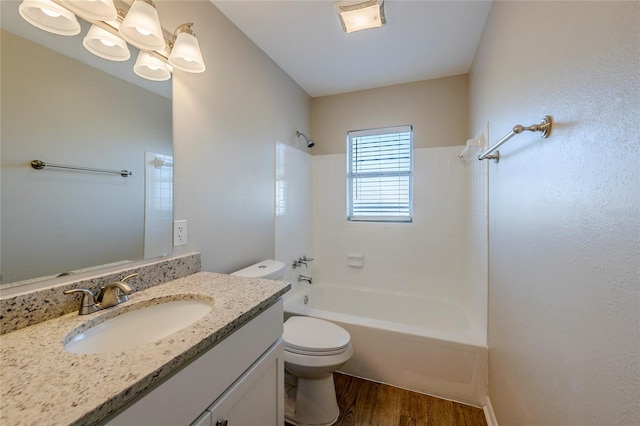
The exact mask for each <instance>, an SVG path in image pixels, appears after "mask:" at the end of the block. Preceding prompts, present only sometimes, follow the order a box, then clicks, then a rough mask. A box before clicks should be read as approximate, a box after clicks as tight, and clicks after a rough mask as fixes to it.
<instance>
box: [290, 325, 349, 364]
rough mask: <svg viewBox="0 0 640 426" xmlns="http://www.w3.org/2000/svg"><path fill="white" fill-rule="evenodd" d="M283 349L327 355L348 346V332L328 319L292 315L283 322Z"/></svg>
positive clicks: (303, 353) (334, 353) (343, 349)
mask: <svg viewBox="0 0 640 426" xmlns="http://www.w3.org/2000/svg"><path fill="white" fill-rule="evenodd" d="M283 340H284V350H285V351H288V352H291V353H295V354H299V355H309V356H329V355H337V354H341V353H343V352H345V351H346V350H347V349H348V348H349V347H350V342H351V336H350V335H349V333H348V332H347V331H346V330H345V329H343V328H342V327H339V326H337V325H335V324H333V323H330V322H329V321H324V320H321V319H318V318H310V317H302V316H293V317H291V318H289V319H288V320H287V321H286V322H285V323H284V332H283Z"/></svg>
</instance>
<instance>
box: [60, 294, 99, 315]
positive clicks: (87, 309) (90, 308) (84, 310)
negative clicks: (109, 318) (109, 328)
mask: <svg viewBox="0 0 640 426" xmlns="http://www.w3.org/2000/svg"><path fill="white" fill-rule="evenodd" d="M63 293H64V294H73V293H82V302H80V309H79V310H78V315H87V314H92V313H94V312H96V311H99V310H100V308H99V307H98V306H97V305H96V302H95V299H94V297H93V293H91V291H90V290H87V289H86V288H72V289H70V290H65V291H63Z"/></svg>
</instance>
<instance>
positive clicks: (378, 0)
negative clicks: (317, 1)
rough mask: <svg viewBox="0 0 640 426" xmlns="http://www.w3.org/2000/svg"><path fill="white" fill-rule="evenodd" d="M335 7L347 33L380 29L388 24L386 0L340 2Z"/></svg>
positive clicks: (342, 0)
mask: <svg viewBox="0 0 640 426" xmlns="http://www.w3.org/2000/svg"><path fill="white" fill-rule="evenodd" d="M334 5H335V10H336V13H337V14H338V17H339V18H340V23H341V24H342V29H343V30H344V32H346V33H353V32H356V31H361V30H367V29H370V28H380V27H382V26H383V25H384V24H386V23H387V20H386V18H385V16H384V0H368V1H362V0H339V1H336V3H335V4H334Z"/></svg>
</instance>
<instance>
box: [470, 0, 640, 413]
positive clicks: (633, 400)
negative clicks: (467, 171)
mask: <svg viewBox="0 0 640 426" xmlns="http://www.w3.org/2000/svg"><path fill="white" fill-rule="evenodd" d="M527 17H529V18H527ZM638 22H640V3H638V2H608V1H604V2H537V1H536V2H508V1H504V2H502V1H499V2H494V4H493V7H492V10H491V13H490V16H489V19H488V22H487V24H486V27H485V29H484V33H483V36H482V40H481V42H480V46H479V49H478V51H477V53H476V59H475V61H474V64H473V66H472V70H471V74H470V101H471V102H470V105H471V124H472V126H471V129H472V131H474V132H475V131H477V130H480V129H481V128H482V127H483V126H484V124H485V123H486V122H487V121H489V123H490V129H491V130H490V132H491V141H492V142H495V141H497V140H498V138H500V137H501V136H503V135H504V134H505V133H507V131H508V130H509V129H510V128H511V127H512V126H513V125H515V124H523V125H529V124H532V123H535V122H538V121H539V120H540V118H541V117H542V116H543V115H545V114H549V115H552V116H553V117H554V119H555V121H556V124H555V128H554V131H553V133H552V135H551V137H550V138H549V139H546V140H545V139H540V138H539V135H537V134H530V133H529V134H523V135H520V136H517V137H516V138H514V139H512V140H510V141H509V142H507V144H505V145H504V146H503V147H502V148H501V149H500V151H501V153H502V158H501V160H500V163H499V164H495V163H490V165H489V169H490V173H489V182H490V193H489V200H490V211H489V217H490V221H489V222H490V228H489V251H490V253H489V295H490V296H489V395H490V399H491V402H492V404H493V407H494V409H495V412H496V415H497V420H498V423H499V424H500V425H529V424H535V425H605V424H606V425H614V424H615V425H631V424H638V421H639V419H640V338H639V335H640V327H639V326H638V325H639V324H640V315H639V311H640V303H639V302H640V295H639V287H640V276H639V271H640V259H639V254H638V247H640V226H639V224H640V214H639V212H640V170H639V169H640V166H639V164H640V163H639V158H640V144H639V142H638V135H639V134H640V128H639V123H640V97H639V94H640V81H639V75H640V74H639V73H638V70H640V63H639V57H638V51H639V40H640V38H639V35H640V34H639V28H640V27H639V26H638Z"/></svg>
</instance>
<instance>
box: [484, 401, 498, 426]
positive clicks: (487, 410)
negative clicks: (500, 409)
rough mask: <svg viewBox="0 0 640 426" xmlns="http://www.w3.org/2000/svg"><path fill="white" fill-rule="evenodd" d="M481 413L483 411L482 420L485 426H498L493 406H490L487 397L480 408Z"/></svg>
mask: <svg viewBox="0 0 640 426" xmlns="http://www.w3.org/2000/svg"><path fill="white" fill-rule="evenodd" d="M482 411H484V418H485V419H486V420H487V426H498V420H497V419H496V413H494V412H493V406H492V405H491V400H490V399H489V397H488V396H487V399H486V402H485V404H484V407H482Z"/></svg>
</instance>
